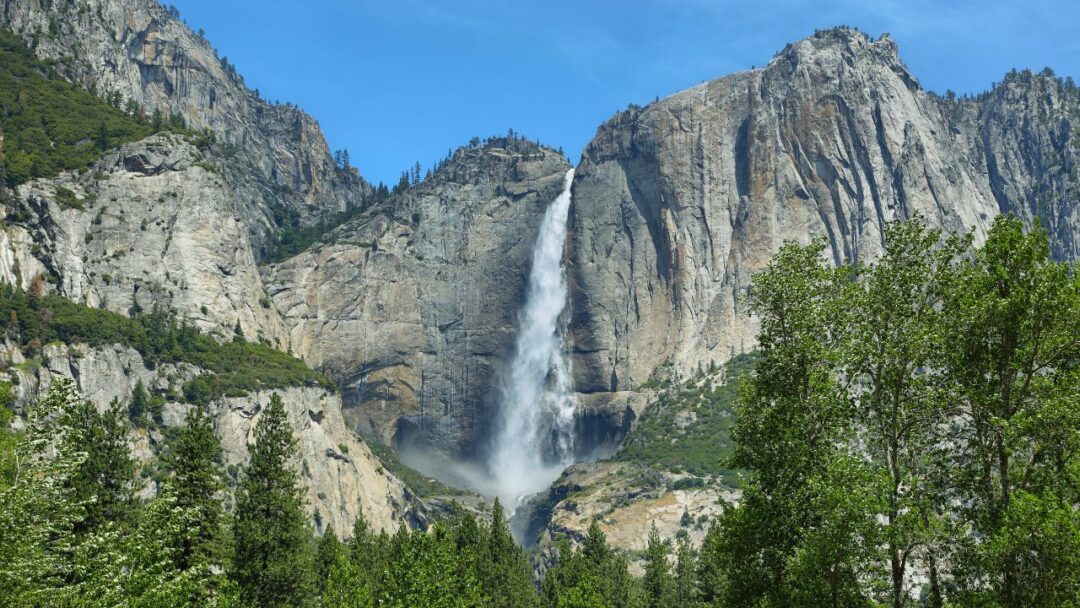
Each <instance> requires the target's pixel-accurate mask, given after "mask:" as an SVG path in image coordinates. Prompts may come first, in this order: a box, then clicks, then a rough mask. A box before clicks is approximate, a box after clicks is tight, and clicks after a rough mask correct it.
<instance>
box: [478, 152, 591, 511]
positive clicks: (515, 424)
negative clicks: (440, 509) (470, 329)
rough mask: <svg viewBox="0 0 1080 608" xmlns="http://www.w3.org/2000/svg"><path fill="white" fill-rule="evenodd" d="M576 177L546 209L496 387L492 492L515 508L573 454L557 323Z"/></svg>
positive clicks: (570, 410) (566, 379)
mask: <svg viewBox="0 0 1080 608" xmlns="http://www.w3.org/2000/svg"><path fill="white" fill-rule="evenodd" d="M573 181H574V170H573V169H571V170H569V171H568V172H567V173H566V177H565V179H564V181H563V189H562V192H561V193H560V194H559V196H558V197H557V198H556V199H555V200H554V201H553V202H552V203H551V205H550V206H548V208H547V211H545V212H544V218H543V221H541V223H540V232H539V234H538V235H537V237H536V244H535V245H534V246H533V258H532V269H531V270H530V272H529V286H528V291H527V293H526V297H525V305H524V307H523V308H522V309H521V312H520V313H519V317H518V324H519V325H518V335H517V340H516V343H515V349H514V359H513V361H511V363H510V365H509V367H508V368H507V369H506V370H505V373H504V374H503V375H502V376H501V379H500V382H499V385H498V395H499V408H498V414H497V418H496V425H495V436H494V441H493V443H492V450H491V453H490V460H489V462H488V470H489V472H490V474H491V477H492V481H493V484H494V488H493V490H494V494H495V495H497V496H498V497H499V498H500V499H501V500H502V502H503V504H504V505H505V506H506V509H507V510H508V511H509V512H510V513H513V511H514V510H515V509H516V507H517V505H518V502H519V501H520V500H521V499H522V498H524V497H526V496H529V495H531V494H535V493H536V492H539V491H541V490H544V489H545V488H547V487H548V486H549V485H551V483H552V482H553V481H555V479H556V478H558V476H559V474H560V473H562V471H563V469H565V468H566V467H567V466H568V465H569V464H571V462H572V459H573V455H574V445H573V441H574V438H573V423H574V400H573V396H572V394H571V388H572V387H571V380H570V364H569V360H568V358H567V357H566V352H565V348H564V342H563V331H562V327H561V326H560V323H559V318H560V316H561V315H562V312H563V309H564V308H566V293H567V290H566V276H565V271H564V269H563V246H564V244H565V242H566V216H567V213H568V212H569V209H570V186H571V184H572V183H573Z"/></svg>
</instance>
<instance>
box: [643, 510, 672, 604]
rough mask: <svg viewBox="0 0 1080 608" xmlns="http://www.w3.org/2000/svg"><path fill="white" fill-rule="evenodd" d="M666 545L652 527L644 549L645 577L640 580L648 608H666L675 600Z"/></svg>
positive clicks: (654, 527)
mask: <svg viewBox="0 0 1080 608" xmlns="http://www.w3.org/2000/svg"><path fill="white" fill-rule="evenodd" d="M669 554H670V552H669V551H668V547H667V545H666V544H665V543H664V541H662V540H660V533H659V532H657V531H656V526H655V525H653V526H652V529H651V530H650V531H649V544H648V546H647V547H646V549H645V577H644V578H643V579H642V580H641V585H642V590H643V592H644V594H645V601H646V606H648V608H668V607H669V606H671V602H672V601H673V600H674V599H675V580H674V578H672V576H671V564H670V562H668V556H669Z"/></svg>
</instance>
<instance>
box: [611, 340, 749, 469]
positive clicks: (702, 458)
mask: <svg viewBox="0 0 1080 608" xmlns="http://www.w3.org/2000/svg"><path fill="white" fill-rule="evenodd" d="M757 359H758V356H757V354H756V353H751V354H742V355H737V356H736V357H734V358H732V359H731V360H730V361H729V362H728V363H727V365H725V367H724V374H723V376H722V378H723V381H722V382H720V381H718V375H717V374H716V373H708V374H706V373H705V372H703V373H702V374H701V375H699V376H697V377H695V378H692V379H690V380H688V381H686V382H684V383H682V384H679V385H674V386H669V387H668V388H666V389H664V390H663V391H662V392H661V394H660V396H659V398H658V399H657V401H656V402H655V403H652V404H650V405H649V407H648V408H646V409H645V413H644V414H642V417H641V420H640V421H639V422H638V424H637V425H636V426H635V427H634V429H633V430H632V431H630V434H629V435H628V436H627V437H626V440H625V441H624V442H623V445H622V447H621V448H620V449H619V452H618V453H617V454H616V455H615V459H616V460H620V461H623V462H633V463H638V464H642V465H645V466H649V467H653V468H663V469H667V470H669V471H675V472H683V471H685V472H687V473H689V474H691V475H695V476H698V477H715V478H718V479H721V480H723V481H725V482H726V483H728V484H729V485H736V484H737V482H738V478H737V476H736V475H735V474H734V473H733V471H732V470H731V469H730V467H729V466H728V460H729V458H730V457H731V454H732V449H733V446H734V442H733V441H732V439H731V427H732V425H733V424H734V422H735V418H734V409H735V403H736V401H737V399H738V392H739V386H740V385H741V383H742V382H743V380H744V379H745V378H747V377H748V376H749V375H750V373H751V372H752V371H753V369H754V365H755V363H756V361H757ZM680 481H681V482H682V484H683V486H684V487H688V486H689V485H693V484H695V483H697V484H701V483H703V482H702V481H701V480H696V481H695V480H694V479H693V478H687V479H685V480H680Z"/></svg>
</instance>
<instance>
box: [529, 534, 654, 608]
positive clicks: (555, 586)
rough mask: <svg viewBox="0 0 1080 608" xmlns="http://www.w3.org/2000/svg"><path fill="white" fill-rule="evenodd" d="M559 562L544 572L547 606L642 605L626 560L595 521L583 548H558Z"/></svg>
mask: <svg viewBox="0 0 1080 608" xmlns="http://www.w3.org/2000/svg"><path fill="white" fill-rule="evenodd" d="M558 555H559V561H558V562H557V563H556V564H555V565H554V566H553V567H551V568H549V569H548V570H547V572H545V573H544V581H543V585H542V586H541V592H542V597H543V603H544V605H545V606H554V607H559V608H572V607H573V608H577V607H581V608H592V607H610V608H616V607H619V608H622V607H632V606H639V605H640V602H641V599H642V598H641V597H640V594H639V589H638V586H637V583H636V581H635V580H634V579H633V577H631V576H630V572H629V570H628V569H627V563H626V559H625V558H622V557H620V556H617V555H615V552H614V551H613V550H612V549H611V547H609V546H608V544H607V537H606V536H605V535H604V533H603V531H602V530H600V526H599V525H597V523H596V522H595V521H594V522H592V524H590V525H589V530H588V533H587V534H586V536H585V539H584V541H583V542H582V544H581V547H580V548H579V549H577V550H575V551H571V550H570V548H569V546H568V545H567V544H566V543H561V544H560V545H559V548H558Z"/></svg>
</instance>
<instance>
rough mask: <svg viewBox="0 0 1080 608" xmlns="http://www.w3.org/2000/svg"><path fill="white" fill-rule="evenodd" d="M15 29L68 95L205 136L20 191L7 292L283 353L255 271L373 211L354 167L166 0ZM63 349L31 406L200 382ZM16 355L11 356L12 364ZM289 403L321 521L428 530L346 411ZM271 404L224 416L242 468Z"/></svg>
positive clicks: (8, 9) (85, 8)
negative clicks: (163, 313) (46, 395)
mask: <svg viewBox="0 0 1080 608" xmlns="http://www.w3.org/2000/svg"><path fill="white" fill-rule="evenodd" d="M0 26H2V27H5V28H7V29H10V30H12V31H14V32H15V33H16V34H19V35H21V36H22V37H23V39H24V40H26V41H27V43H28V44H29V45H30V46H31V47H32V48H33V49H34V51H35V53H36V54H37V55H38V56H39V57H41V58H43V59H47V60H51V61H53V62H54V64H55V65H56V66H57V69H58V71H59V72H60V73H61V74H63V75H65V76H66V77H67V78H69V79H70V80H72V81H75V82H77V83H80V84H82V85H84V86H86V87H87V88H89V89H90V90H92V91H96V92H97V93H98V94H100V95H104V96H109V97H114V96H115V95H118V96H119V103H120V105H121V107H124V106H126V105H127V104H128V103H129V102H131V103H134V104H135V105H136V106H139V107H141V109H142V111H144V112H145V113H146V115H148V116H149V115H151V114H154V113H160V114H161V115H163V116H165V117H170V116H173V115H176V116H179V117H182V118H183V119H184V122H185V123H186V124H187V126H188V127H189V128H190V130H189V132H188V133H187V134H178V133H163V134H159V135H156V136H153V137H150V138H147V139H145V140H142V141H138V142H133V143H129V144H125V145H123V146H121V147H120V148H118V149H116V150H112V151H110V152H108V153H107V154H105V156H104V157H103V158H102V159H100V160H99V161H98V162H97V163H95V164H94V165H93V166H91V167H89V168H87V169H85V170H82V171H75V172H66V173H62V174H60V175H58V176H55V177H50V178H46V179H37V180H34V181H31V182H29V183H25V184H22V185H21V186H19V188H18V191H17V192H16V193H15V196H13V197H9V198H10V199H11V201H12V202H11V204H10V205H9V206H7V207H6V208H5V209H4V213H5V215H6V219H7V220H8V221H6V222H5V224H4V226H3V227H2V228H0V280H3V281H5V282H7V283H10V284H13V285H17V286H20V287H23V288H28V287H29V286H30V285H31V283H32V282H33V281H34V280H35V279H37V278H39V277H41V278H44V279H46V280H47V281H48V282H49V284H50V289H54V290H55V291H57V292H58V293H59V294H60V295H63V296H65V297H67V298H69V299H72V300H75V301H78V302H83V303H86V304H88V305H90V306H95V307H102V308H108V309H111V310H113V311H115V312H119V313H122V314H127V313H129V312H132V311H134V310H138V309H142V310H150V309H151V308H152V307H154V306H156V305H160V306H162V307H164V308H166V309H171V310H173V311H175V312H176V313H177V314H178V315H179V316H180V317H181V318H184V319H186V320H189V321H192V322H194V323H195V324H196V325H197V326H198V327H199V328H200V329H202V330H204V331H206V332H209V333H211V334H215V335H217V336H218V337H220V338H222V339H228V338H229V337H231V335H232V332H233V328H234V327H237V326H238V327H239V328H240V330H241V331H242V332H243V333H244V335H245V336H246V337H247V338H248V339H250V340H263V341H266V342H267V343H269V344H272V345H274V346H277V347H278V348H281V349H282V350H286V349H287V348H288V342H287V341H288V338H289V336H288V333H287V331H286V327H285V325H284V323H283V322H282V320H281V316H280V315H279V313H278V312H277V310H276V309H275V308H274V304H273V301H272V300H271V299H270V298H269V297H268V296H267V294H266V291H265V289H264V287H263V284H262V279H261V276H260V273H259V269H258V267H257V265H256V262H257V260H258V259H259V257H260V254H261V253H262V251H263V248H264V245H265V243H266V241H267V239H268V238H269V237H271V236H273V235H274V234H275V233H276V232H277V231H279V229H280V224H281V223H283V222H284V221H286V220H295V221H297V222H299V223H305V222H312V221H314V220H316V219H318V218H319V217H320V216H323V215H325V214H326V213H329V212H333V211H338V210H341V209H345V208H347V207H351V206H354V205H358V204H361V199H362V198H363V197H364V196H365V195H366V194H367V193H368V192H369V191H370V187H369V186H368V185H367V183H366V182H364V181H363V180H362V179H361V178H360V177H359V174H358V173H357V172H356V171H355V170H353V169H350V168H347V167H339V166H337V165H335V163H334V161H333V160H332V158H331V155H330V152H329V150H328V148H327V145H326V141H325V139H324V138H323V136H322V134H321V132H320V131H319V128H318V125H317V124H316V123H315V121H314V120H313V119H311V118H310V117H309V116H307V115H306V114H304V113H303V112H301V111H299V110H298V109H296V108H295V107H292V106H288V105H271V104H268V103H266V102H264V101H262V100H260V99H259V98H258V96H257V95H256V94H254V93H252V92H250V91H248V89H247V88H246V87H245V86H244V84H243V80H242V79H241V78H240V76H239V75H237V74H236V72H235V71H234V70H233V69H232V68H231V67H230V66H228V65H227V63H226V62H224V61H223V60H219V59H218V58H217V57H216V55H215V53H214V51H213V49H212V48H211V47H210V45H209V43H208V42H206V41H205V40H204V39H202V38H201V37H200V36H197V35H196V34H194V33H192V32H191V31H190V30H189V29H188V28H187V26H185V25H184V24H183V23H182V22H180V21H179V20H178V19H177V18H176V16H175V15H174V14H170V12H169V11H167V10H166V9H164V8H163V7H162V6H161V5H159V4H158V3H156V2H153V1H152V0H91V1H90V2H84V3H80V4H74V3H70V2H44V1H40V2H39V1H38V0H7V1H5V2H3V3H0ZM196 131H198V133H196ZM49 348H53V347H49ZM54 350H55V351H56V352H50V353H48V356H47V357H46V360H47V361H48V362H49V363H48V364H47V365H46V366H45V367H39V368H36V369H34V370H33V372H32V373H33V377H32V378H31V377H27V378H23V382H22V383H21V384H20V386H22V387H23V388H24V390H25V391H28V392H27V393H26V394H25V395H23V396H24V398H26V399H29V398H33V396H34V394H36V391H37V390H39V389H43V388H44V387H46V386H47V385H48V383H49V382H50V381H51V379H52V378H55V377H57V376H70V377H73V378H75V379H76V381H77V382H78V384H79V387H80V390H82V391H84V392H85V393H86V394H87V395H88V396H89V397H90V398H92V399H93V400H94V401H95V403H97V404H98V405H99V406H104V405H106V404H108V403H109V402H110V401H112V399H114V398H117V399H119V400H120V401H121V402H125V401H126V400H127V399H128V398H130V394H131V387H132V386H133V385H134V383H135V382H136V381H137V380H139V379H142V380H144V382H146V383H147V384H148V385H154V384H155V383H160V382H165V381H166V380H165V379H166V378H168V377H169V376H170V375H171V376H172V378H171V380H168V381H169V382H174V383H175V382H179V381H182V379H183V378H189V377H191V375H192V374H194V373H195V372H196V371H197V370H193V369H181V368H175V369H174V368H171V367H170V368H169V369H168V371H167V373H166V372H163V371H162V369H161V368H159V369H158V370H155V371H151V370H148V369H147V368H146V367H145V366H144V365H143V364H142V361H141V359H140V358H139V356H138V353H135V352H134V351H129V350H128V349H121V348H117V349H111V350H110V349H94V350H86V349H82V348H79V347H77V346H69V347H63V349H62V351H61V350H56V349H54ZM19 357H21V354H19V353H18V352H17V350H14V351H12V350H11V349H8V353H7V359H10V361H7V362H16V361H15V359H17V358H19ZM13 373H18V374H29V373H31V372H29V371H18V372H13ZM279 392H280V393H281V395H282V398H283V399H284V401H285V404H286V407H287V409H288V410H289V413H290V418H291V419H292V421H293V423H294V425H296V430H297V438H298V445H299V449H300V451H301V453H302V459H301V461H300V462H298V463H297V466H298V467H302V469H303V476H302V477H303V480H304V482H305V484H306V485H307V486H308V488H309V492H308V500H309V506H310V511H311V514H312V517H313V518H314V519H315V520H316V522H317V523H320V522H321V523H323V524H333V525H334V526H335V527H336V529H338V530H344V531H347V530H351V525H352V521H353V519H355V517H356V514H357V512H358V510H359V509H360V508H361V507H362V508H363V509H364V511H365V514H366V515H367V517H368V518H369V520H370V521H373V522H377V523H376V524H375V525H376V526H377V527H384V528H386V529H388V530H392V529H395V528H396V527H397V525H398V523H399V522H401V521H405V522H406V523H409V524H411V525H418V524H421V523H423V522H422V520H423V512H424V510H423V508H422V506H417V505H416V504H414V501H413V500H412V499H411V497H410V494H409V492H408V490H407V489H405V487H404V486H403V485H402V484H401V483H400V482H399V481H398V480H397V479H395V478H393V477H392V476H389V475H388V474H387V473H385V472H384V470H383V467H382V466H381V465H380V463H379V462H378V460H377V459H376V458H375V457H374V456H373V455H372V454H371V452H370V451H369V450H368V449H367V447H366V446H365V445H364V444H363V443H362V442H361V441H360V440H359V439H358V438H357V437H356V436H355V435H354V434H353V433H352V431H351V430H350V429H349V428H348V426H347V425H346V424H345V421H344V420H343V419H342V416H341V400H340V396H338V395H335V394H327V393H323V392H322V391H321V390H314V389H307V388H297V389H290V390H284V391H279ZM268 399H269V394H268V393H259V394H253V395H249V396H247V397H244V398H235V399H224V400H221V401H219V402H217V403H215V404H214V405H213V408H214V413H215V419H216V424H217V432H218V434H219V436H220V437H221V438H222V440H223V444H224V448H225V452H226V456H227V461H228V463H229V464H231V465H237V464H239V463H241V462H242V461H243V460H245V459H246V457H247V450H246V446H247V442H248V441H249V440H250V437H251V431H252V428H253V424H254V421H255V420H257V418H258V415H259V412H260V411H261V408H262V406H263V405H265V403H266V402H267V400H268ZM183 408H184V406H182V405H179V404H171V405H170V406H169V407H168V408H167V412H166V422H167V423H169V424H179V423H180V422H181V421H182V420H183V414H184V410H183ZM140 433H141V436H140V437H136V438H135V439H134V446H135V452H134V453H135V454H136V456H137V457H139V458H141V459H144V460H149V458H150V457H151V456H152V450H151V446H152V445H153V443H154V440H153V438H152V437H149V438H148V437H146V433H143V432H140ZM152 489H153V488H150V487H148V490H147V491H151V490H152Z"/></svg>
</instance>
